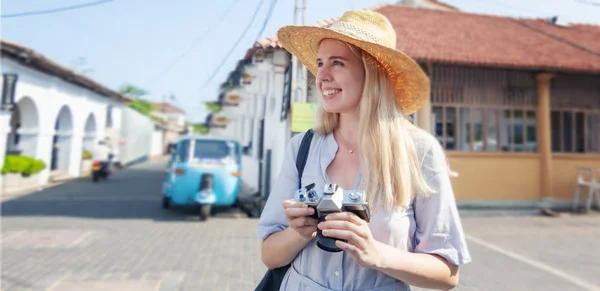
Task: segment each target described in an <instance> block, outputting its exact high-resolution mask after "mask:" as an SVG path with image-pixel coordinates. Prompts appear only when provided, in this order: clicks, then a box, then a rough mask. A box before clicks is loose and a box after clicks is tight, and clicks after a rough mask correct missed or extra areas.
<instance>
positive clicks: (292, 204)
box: [281, 200, 308, 208]
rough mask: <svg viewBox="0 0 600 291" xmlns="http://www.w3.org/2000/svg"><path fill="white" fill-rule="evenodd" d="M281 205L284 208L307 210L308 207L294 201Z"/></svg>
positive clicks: (286, 201)
mask: <svg viewBox="0 0 600 291" xmlns="http://www.w3.org/2000/svg"><path fill="white" fill-rule="evenodd" d="M281 205H282V206H283V208H307V207H308V205H307V204H306V203H302V202H296V201H294V200H284V201H283V202H282V203H281Z"/></svg>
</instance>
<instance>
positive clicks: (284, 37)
mask: <svg viewBox="0 0 600 291" xmlns="http://www.w3.org/2000/svg"><path fill="white" fill-rule="evenodd" d="M326 38H330V39H337V40H341V41H344V42H347V43H350V44H353V45H355V46H357V47H359V48H361V49H362V50H364V51H365V52H367V53H369V54H370V55H372V56H373V57H374V58H375V59H376V60H377V61H378V62H379V63H380V64H381V66H382V68H383V69H384V70H385V71H386V72H387V73H388V75H389V77H390V79H391V81H392V83H393V86H394V91H395V95H396V100H397V101H398V105H399V106H400V109H401V111H402V112H403V114H405V115H410V114H412V113H414V112H415V111H417V110H418V109H419V108H420V107H421V106H423V104H425V102H426V101H427V100H428V99H429V94H430V86H429V77H427V75H426V74H425V72H423V70H422V69H421V67H420V66H419V65H418V64H417V63H416V62H415V61H414V60H413V59H412V58H410V57H409V56H407V55H406V54H404V53H403V52H401V51H399V50H395V49H392V48H389V47H386V46H383V45H379V44H376V43H372V42H367V41H362V40H358V39H356V38H354V37H351V36H349V35H346V34H343V33H340V32H337V31H334V30H332V29H329V28H325V27H317V26H294V25H290V26H285V27H282V28H280V29H279V31H278V32H277V39H278V41H279V43H280V44H281V46H282V47H283V48H285V49H286V50H287V51H288V52H290V53H291V54H293V55H295V56H296V57H297V58H298V60H299V61H300V62H302V64H304V66H306V68H307V69H308V70H309V71H310V72H311V73H312V74H313V75H315V76H316V75H317V71H318V67H317V52H318V50H319V44H320V43H321V41H322V40H323V39H326Z"/></svg>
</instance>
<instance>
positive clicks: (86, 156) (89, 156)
mask: <svg viewBox="0 0 600 291" xmlns="http://www.w3.org/2000/svg"><path fill="white" fill-rule="evenodd" d="M81 158H82V159H84V160H90V159H92V153H91V152H90V151H88V150H84V151H83V154H82V156H81Z"/></svg>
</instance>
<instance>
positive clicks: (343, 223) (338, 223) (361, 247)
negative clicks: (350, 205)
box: [318, 212, 382, 268]
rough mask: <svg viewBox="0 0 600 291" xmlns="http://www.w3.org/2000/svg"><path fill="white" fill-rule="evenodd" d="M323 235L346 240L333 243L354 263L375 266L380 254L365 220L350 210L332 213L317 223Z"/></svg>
mask: <svg viewBox="0 0 600 291" xmlns="http://www.w3.org/2000/svg"><path fill="white" fill-rule="evenodd" d="M318 227H319V229H321V230H322V231H323V235H324V236H327V237H331V238H337V239H342V240H346V241H348V242H347V243H345V242H343V241H336V242H335V245H336V246H337V247H338V248H340V249H342V250H344V251H346V252H348V253H349V254H350V255H352V258H353V259H354V261H355V262H356V263H358V264H359V265H361V266H362V267H365V268H376V267H377V266H379V265H380V263H381V259H382V256H381V254H380V251H379V247H378V245H379V244H380V243H379V242H377V241H376V240H375V239H374V238H373V234H372V233H371V229H369V225H368V224H367V222H366V221H364V220H363V219H361V218H360V217H358V216H356V215H355V214H354V213H352V212H338V213H332V214H329V215H327V216H326V217H325V221H324V222H321V223H319V225H318Z"/></svg>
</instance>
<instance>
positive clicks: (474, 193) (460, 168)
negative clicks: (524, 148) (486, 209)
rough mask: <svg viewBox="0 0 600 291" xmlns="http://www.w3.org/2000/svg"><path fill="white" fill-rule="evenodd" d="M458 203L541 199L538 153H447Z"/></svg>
mask: <svg viewBox="0 0 600 291" xmlns="http://www.w3.org/2000/svg"><path fill="white" fill-rule="evenodd" d="M448 160H449V162H450V167H451V169H452V170H453V171H455V172H456V173H457V174H458V176H457V177H454V178H452V184H453V188H454V194H455V195H456V199H457V200H458V201H483V200H488V201H517V200H537V199H539V198H540V195H539V190H540V189H539V188H540V179H539V173H540V159H539V156H538V155H537V154H494V153H478V154H475V153H473V154H469V153H448Z"/></svg>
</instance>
